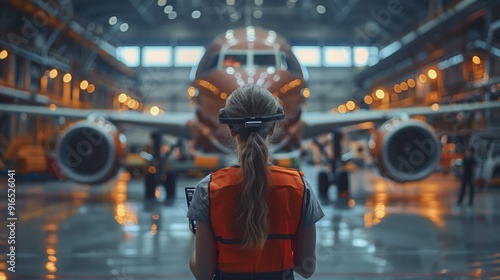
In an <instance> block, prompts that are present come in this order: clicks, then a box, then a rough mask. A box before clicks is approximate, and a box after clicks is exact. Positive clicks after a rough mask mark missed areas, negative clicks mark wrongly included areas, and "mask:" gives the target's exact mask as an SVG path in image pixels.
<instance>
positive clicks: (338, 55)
mask: <svg viewBox="0 0 500 280" xmlns="http://www.w3.org/2000/svg"><path fill="white" fill-rule="evenodd" d="M323 66H329V67H351V66H352V59H351V48H350V47H323Z"/></svg>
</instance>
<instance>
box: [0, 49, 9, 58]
mask: <svg viewBox="0 0 500 280" xmlns="http://www.w3.org/2000/svg"><path fill="white" fill-rule="evenodd" d="M7 56H9V53H8V52H7V50H2V51H1V52H0V59H6V58H7Z"/></svg>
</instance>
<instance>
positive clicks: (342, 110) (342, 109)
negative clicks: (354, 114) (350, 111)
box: [337, 104, 347, 114]
mask: <svg viewBox="0 0 500 280" xmlns="http://www.w3.org/2000/svg"><path fill="white" fill-rule="evenodd" d="M337 109H338V110H339V113H341V114H344V113H345V112H347V108H346V106H345V105H344V104H342V105H339V107H337Z"/></svg>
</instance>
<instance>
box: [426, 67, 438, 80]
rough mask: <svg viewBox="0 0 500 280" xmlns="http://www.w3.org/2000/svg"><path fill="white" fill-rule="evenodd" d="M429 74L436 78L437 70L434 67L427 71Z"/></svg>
mask: <svg viewBox="0 0 500 280" xmlns="http://www.w3.org/2000/svg"><path fill="white" fill-rule="evenodd" d="M427 76H429V78H431V79H433V80H434V79H435V78H437V73H436V70H434V69H431V70H429V71H428V72H427Z"/></svg>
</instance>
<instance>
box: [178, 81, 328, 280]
mask: <svg viewBox="0 0 500 280" xmlns="http://www.w3.org/2000/svg"><path fill="white" fill-rule="evenodd" d="M283 118H284V113H283V109H282V108H281V107H280V106H279V103H278V100H277V98H275V97H274V96H273V95H272V94H271V93H270V92H269V91H268V90H266V89H263V88H260V87H258V86H255V85H247V86H244V87H241V88H239V89H237V90H236V91H234V92H233V93H232V94H231V95H230V96H229V98H228V99H227V102H226V107H225V108H223V109H221V111H220V114H219V120H220V122H221V123H223V124H228V127H229V131H230V133H231V136H232V137H233V138H234V139H235V140H236V144H237V151H238V161H239V166H232V167H227V168H223V169H220V170H218V171H216V172H214V173H212V174H210V175H208V176H207V177H205V178H204V179H203V180H201V181H200V183H199V184H198V186H197V188H196V191H195V194H194V197H193V201H192V203H191V206H190V208H189V210H188V214H187V217H188V218H190V219H193V220H195V221H196V222H197V229H196V237H195V244H194V251H193V255H192V257H191V260H190V268H191V271H192V273H193V275H194V276H195V278H196V279H212V278H213V279H294V278H293V272H296V273H298V274H300V275H301V276H303V277H306V278H308V277H310V276H311V275H312V274H313V273H314V270H315V268H316V257H315V248H316V226H315V223H316V222H317V221H319V220H320V219H321V218H322V217H323V216H324V214H323V211H322V210H321V207H320V206H319V203H318V202H317V200H316V198H315V196H314V194H313V192H312V190H311V188H310V187H309V185H308V183H307V182H306V181H305V179H304V178H303V176H302V174H301V173H299V172H298V171H297V170H293V169H287V168H282V167H278V166H273V165H270V159H269V156H270V154H269V142H268V140H269V137H270V136H271V135H272V133H273V131H274V129H275V124H276V121H277V120H279V119H283ZM214 274H215V278H214Z"/></svg>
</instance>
